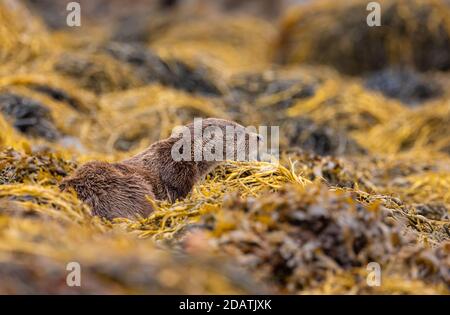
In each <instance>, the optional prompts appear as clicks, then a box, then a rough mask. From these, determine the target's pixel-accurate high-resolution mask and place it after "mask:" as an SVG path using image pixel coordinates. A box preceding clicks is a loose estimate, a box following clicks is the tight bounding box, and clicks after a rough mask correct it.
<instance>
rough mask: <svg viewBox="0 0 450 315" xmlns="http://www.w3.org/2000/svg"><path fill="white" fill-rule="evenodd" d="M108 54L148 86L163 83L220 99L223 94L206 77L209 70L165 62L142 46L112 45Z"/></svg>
mask: <svg viewBox="0 0 450 315" xmlns="http://www.w3.org/2000/svg"><path fill="white" fill-rule="evenodd" d="M104 49H105V51H106V52H107V53H109V54H110V55H111V56H113V57H114V58H116V59H118V60H120V61H123V62H126V63H128V64H130V65H131V66H132V67H133V68H134V69H135V71H136V72H137V73H138V74H139V77H140V78H141V79H142V80H143V81H144V82H146V83H150V82H154V81H156V82H160V83H162V84H164V85H168V86H172V87H175V88H177V89H181V90H185V91H188V92H200V93H204V94H213V95H219V94H221V93H220V90H219V89H218V88H217V87H216V86H215V84H214V83H213V82H212V80H211V79H210V78H208V77H207V73H206V69H201V68H194V67H192V66H190V65H188V64H186V63H185V62H183V61H181V60H176V59H169V60H163V59H162V58H160V57H159V56H158V55H156V54H154V53H153V52H151V51H150V50H149V49H148V48H147V47H145V45H143V44H139V43H130V44H127V43H110V44H108V45H107V46H106V47H105V48H104Z"/></svg>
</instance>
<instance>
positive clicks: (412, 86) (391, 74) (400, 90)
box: [365, 68, 442, 105]
mask: <svg viewBox="0 0 450 315" xmlns="http://www.w3.org/2000/svg"><path fill="white" fill-rule="evenodd" d="M365 86H366V87H367V88H369V89H371V90H374V91H379V92H381V93H383V94H384V95H385V96H388V97H392V98H396V99H399V100H400V101H402V102H403V103H406V104H409V105H417V104H420V103H422V102H424V101H427V100H430V99H433V98H435V97H438V96H440V95H441V94H442V88H441V86H440V85H439V84H438V83H437V82H435V81H433V80H431V79H430V78H426V77H425V76H424V75H422V74H420V73H418V72H415V71H413V70H412V69H402V68H387V69H384V70H381V71H378V72H375V73H373V74H371V75H369V76H368V77H367V78H366V82H365Z"/></svg>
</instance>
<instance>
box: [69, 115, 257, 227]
mask: <svg viewBox="0 0 450 315" xmlns="http://www.w3.org/2000/svg"><path fill="white" fill-rule="evenodd" d="M229 125H232V126H235V127H236V128H238V130H240V131H242V132H245V131H244V127H243V126H241V125H239V124H236V123H234V122H231V121H227V120H222V119H215V118H209V119H204V120H203V126H202V127H203V129H204V128H206V127H208V126H218V127H220V128H221V129H222V130H223V131H224V132H225V127H226V126H229ZM187 127H188V128H189V129H190V130H191V131H192V135H193V124H189V125H187ZM179 139H180V137H178V136H172V137H170V138H168V139H165V140H161V141H158V142H156V143H154V144H152V145H151V146H150V147H149V148H148V149H146V150H144V151H143V152H141V153H139V154H137V155H135V156H134V157H132V158H130V159H127V160H124V161H122V162H119V163H106V162H89V163H87V164H85V165H83V166H81V167H80V168H78V169H77V170H76V172H75V174H73V175H72V176H71V177H69V178H67V179H65V180H63V182H62V183H61V189H63V190H64V189H66V188H68V187H72V188H74V190H75V191H76V192H77V195H78V197H79V198H80V199H81V200H83V201H84V202H86V203H87V204H88V205H89V206H90V207H91V209H92V212H93V214H94V215H98V216H101V217H105V218H108V219H112V218H116V217H128V218H133V217H136V216H142V217H146V216H148V215H149V214H150V213H151V212H152V210H153V209H152V207H151V204H150V203H149V202H148V200H147V199H146V196H149V197H150V198H155V199H158V200H170V201H171V202H174V201H175V200H177V199H181V198H184V197H186V196H187V195H188V194H189V192H190V191H191V190H192V187H193V186H194V185H195V183H196V182H198V181H199V180H200V179H201V178H203V176H205V175H206V174H207V173H208V172H209V171H210V170H211V169H212V168H214V167H215V166H216V165H218V164H219V162H217V161H212V162H208V161H174V160H173V158H172V155H171V150H172V146H173V145H174V144H175V143H176V142H177V141H178V140H179ZM248 139H249V137H248V136H246V138H245V141H246V143H245V147H246V150H248ZM204 143H205V141H203V143H202V142H199V141H198V139H193V141H192V156H193V154H194V147H195V146H203V145H204ZM224 147H225V145H224ZM224 150H225V149H224ZM224 153H225V151H224ZM224 156H225V155H224Z"/></svg>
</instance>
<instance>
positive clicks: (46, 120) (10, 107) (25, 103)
mask: <svg viewBox="0 0 450 315" xmlns="http://www.w3.org/2000/svg"><path fill="white" fill-rule="evenodd" d="M0 111H1V112H2V113H3V115H5V116H6V117H7V118H8V119H10V120H12V121H13V125H14V128H16V129H17V130H19V131H20V132H22V133H24V134H27V135H29V136H36V137H43V138H45V139H47V140H50V141H55V140H56V139H57V138H58V137H60V133H59V131H58V129H57V128H56V127H55V126H54V124H53V119H52V117H51V114H50V110H49V109H48V108H46V107H45V105H42V104H40V103H38V102H36V101H34V100H32V99H29V98H26V97H22V96H20V95H15V94H8V93H6V94H1V95H0Z"/></svg>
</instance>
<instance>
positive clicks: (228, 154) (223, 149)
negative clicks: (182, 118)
mask: <svg viewBox="0 0 450 315" xmlns="http://www.w3.org/2000/svg"><path fill="white" fill-rule="evenodd" d="M172 138H174V139H176V140H177V141H176V142H175V143H174V145H173V147H172V158H174V160H178V161H180V160H185V161H186V160H188V159H190V160H191V161H192V160H193V161H197V162H200V161H201V162H211V163H217V162H222V161H226V160H234V161H252V160H257V158H258V148H259V146H260V144H261V142H262V141H263V138H262V136H261V135H259V134H258V133H257V132H256V128H251V127H244V126H242V125H240V124H238V123H236V122H233V121H229V120H225V119H219V118H207V119H195V120H194V122H193V123H190V124H188V125H187V126H184V127H181V128H177V129H176V130H175V131H174V133H173V134H172Z"/></svg>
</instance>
